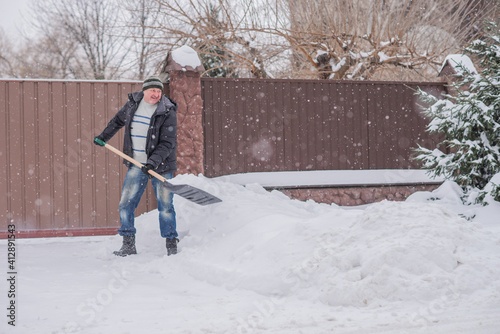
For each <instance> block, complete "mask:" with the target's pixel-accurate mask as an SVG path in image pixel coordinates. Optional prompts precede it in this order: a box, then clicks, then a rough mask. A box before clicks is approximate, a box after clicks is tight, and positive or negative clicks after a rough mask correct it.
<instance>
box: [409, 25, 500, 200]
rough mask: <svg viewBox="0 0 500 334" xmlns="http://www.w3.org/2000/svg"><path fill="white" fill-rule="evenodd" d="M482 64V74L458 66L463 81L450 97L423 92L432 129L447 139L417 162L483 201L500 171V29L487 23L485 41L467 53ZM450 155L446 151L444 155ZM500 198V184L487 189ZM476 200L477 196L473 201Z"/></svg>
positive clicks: (420, 155)
mask: <svg viewBox="0 0 500 334" xmlns="http://www.w3.org/2000/svg"><path fill="white" fill-rule="evenodd" d="M464 51H465V53H468V54H471V55H472V56H473V57H474V58H475V59H478V60H479V61H480V66H479V67H480V69H481V71H480V73H475V71H471V70H470V69H469V68H467V67H465V66H463V65H458V68H459V69H460V72H461V73H460V81H459V82H458V83H456V84H454V85H452V86H451V87H450V90H451V92H452V94H448V95H446V96H445V99H442V100H438V99H437V98H436V97H434V96H432V95H430V94H427V93H425V92H423V91H421V90H420V91H419V92H418V93H417V94H418V95H419V96H420V97H421V98H422V99H423V100H424V101H426V102H427V103H431V104H432V105H431V107H429V108H427V110H426V111H425V113H426V115H427V116H428V117H430V118H431V122H430V124H429V125H428V128H427V131H429V132H433V133H439V134H443V135H444V138H445V139H444V140H443V141H442V142H441V143H440V144H439V145H438V148H437V149H435V150H429V149H426V148H423V147H419V148H418V149H417V150H416V151H417V154H418V155H417V157H416V159H417V160H419V161H421V162H422V163H423V168H425V169H428V170H429V174H430V175H431V176H444V177H445V178H447V179H450V180H453V181H455V182H457V183H458V184H459V185H461V186H462V188H463V189H464V190H465V192H466V195H470V194H477V189H480V190H481V191H482V193H480V195H479V196H478V197H476V198H475V200H476V201H477V202H482V201H483V199H484V198H485V195H486V190H484V188H485V186H486V185H487V184H488V183H489V182H490V180H491V179H492V178H493V176H495V174H497V173H499V172H500V30H499V27H498V25H497V24H495V23H493V22H490V23H488V24H487V34H486V35H485V36H484V38H482V39H480V40H476V41H474V42H473V43H472V44H471V45H470V46H469V47H467V48H466V49H465V50H464ZM443 151H444V152H443ZM487 191H488V192H489V193H490V194H493V198H494V199H495V200H497V201H499V200H500V195H499V191H498V185H494V187H493V188H492V187H491V183H490V185H489V186H488V190H487ZM468 200H471V198H468Z"/></svg>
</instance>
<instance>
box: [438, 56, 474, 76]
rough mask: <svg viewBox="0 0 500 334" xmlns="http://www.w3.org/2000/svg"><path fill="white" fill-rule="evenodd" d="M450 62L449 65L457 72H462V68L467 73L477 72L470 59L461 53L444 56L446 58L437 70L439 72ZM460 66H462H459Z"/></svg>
mask: <svg viewBox="0 0 500 334" xmlns="http://www.w3.org/2000/svg"><path fill="white" fill-rule="evenodd" d="M447 63H448V64H450V66H451V67H452V68H453V69H454V70H455V72H456V73H457V74H464V73H463V72H464V69H465V70H467V71H468V72H469V73H473V74H477V70H476V67H475V66H474V63H473V62H472V60H471V59H470V58H469V57H468V56H467V55H463V54H451V55H448V56H447V57H446V59H445V60H444V62H443V65H442V66H441V69H440V70H439V72H441V71H442V70H443V68H444V66H445V65H446V64H447ZM460 66H462V67H463V68H464V69H463V68H461V67H460Z"/></svg>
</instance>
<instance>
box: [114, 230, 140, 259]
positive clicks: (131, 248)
mask: <svg viewBox="0 0 500 334" xmlns="http://www.w3.org/2000/svg"><path fill="white" fill-rule="evenodd" d="M113 254H115V255H116V256H127V255H132V254H137V250H136V249H135V235H131V236H123V245H122V248H120V250H119V251H115V252H113Z"/></svg>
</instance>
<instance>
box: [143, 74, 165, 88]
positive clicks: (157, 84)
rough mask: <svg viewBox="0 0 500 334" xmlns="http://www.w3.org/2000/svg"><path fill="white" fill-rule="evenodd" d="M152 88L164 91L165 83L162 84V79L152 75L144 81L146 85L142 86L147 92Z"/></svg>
mask: <svg viewBox="0 0 500 334" xmlns="http://www.w3.org/2000/svg"><path fill="white" fill-rule="evenodd" d="M150 88H158V89H161V90H163V83H162V82H161V79H160V78H159V77H157V76H155V75H152V76H150V77H149V78H147V79H146V80H144V83H143V84H142V90H143V91H145V90H146V89H150Z"/></svg>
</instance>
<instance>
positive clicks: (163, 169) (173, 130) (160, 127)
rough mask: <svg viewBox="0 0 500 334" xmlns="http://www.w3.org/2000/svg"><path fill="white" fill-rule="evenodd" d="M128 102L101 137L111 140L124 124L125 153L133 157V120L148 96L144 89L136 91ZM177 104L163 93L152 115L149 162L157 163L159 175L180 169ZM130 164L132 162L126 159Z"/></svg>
mask: <svg viewBox="0 0 500 334" xmlns="http://www.w3.org/2000/svg"><path fill="white" fill-rule="evenodd" d="M128 98H129V100H128V102H127V103H125V105H124V106H123V107H122V108H121V109H120V110H119V111H118V112H117V113H116V115H115V116H114V117H113V118H112V119H111V121H109V123H108V125H107V126H106V128H105V129H104V130H103V131H102V133H101V134H100V135H99V136H98V137H99V138H100V139H102V140H103V141H105V142H107V141H109V140H110V139H111V138H112V137H113V136H114V135H115V134H116V133H117V132H118V130H120V129H121V128H122V127H123V126H125V135H124V138H123V152H124V153H125V154H127V155H128V156H130V157H133V151H132V137H131V136H130V130H131V124H132V119H133V118H134V115H135V112H136V111H137V108H138V107H139V103H140V102H141V100H142V99H143V98H144V93H143V92H134V93H131V94H129V95H128ZM176 150H177V103H175V102H174V101H173V100H172V99H170V98H168V97H166V96H164V95H162V97H161V99H160V101H159V102H158V107H157V108H156V111H155V112H154V114H153V116H152V117H151V122H150V126H149V130H148V134H147V139H146V155H147V157H148V161H147V162H146V163H147V164H150V165H152V166H153V169H154V171H155V172H157V173H159V174H163V173H170V172H174V171H176V170H177V160H176ZM124 163H125V164H126V165H127V166H130V165H131V163H130V162H128V161H127V160H124Z"/></svg>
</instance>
